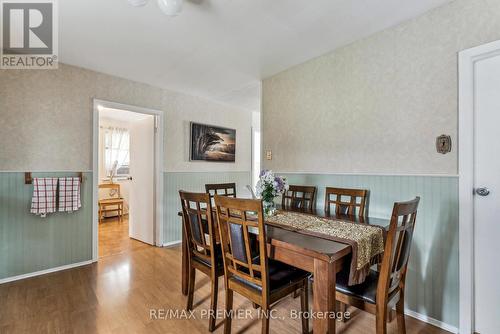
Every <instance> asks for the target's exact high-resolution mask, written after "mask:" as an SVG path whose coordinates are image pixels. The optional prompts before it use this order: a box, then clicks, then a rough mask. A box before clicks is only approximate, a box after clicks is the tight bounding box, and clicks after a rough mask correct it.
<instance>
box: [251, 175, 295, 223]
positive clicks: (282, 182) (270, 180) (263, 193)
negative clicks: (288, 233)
mask: <svg viewBox="0 0 500 334" xmlns="http://www.w3.org/2000/svg"><path fill="white" fill-rule="evenodd" d="M256 190H257V196H258V197H260V198H261V199H262V204H263V206H264V214H265V215H266V216H272V215H274V214H275V213H276V206H275V205H274V199H275V198H276V197H278V196H279V195H281V194H283V193H284V192H286V191H287V190H288V182H287V180H286V178H285V177H282V176H276V175H274V173H273V171H271V170H267V169H264V170H262V171H261V172H260V175H259V181H258V182H257V189H256Z"/></svg>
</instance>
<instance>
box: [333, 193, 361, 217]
mask: <svg viewBox="0 0 500 334" xmlns="http://www.w3.org/2000/svg"><path fill="white" fill-rule="evenodd" d="M367 196H368V190H364V189H346V188H332V187H326V191H325V213H326V214H327V215H329V214H330V211H331V206H332V205H335V214H336V215H349V216H364V215H365V205H366V198H367ZM345 198H348V199H347V200H345ZM356 211H357V213H356Z"/></svg>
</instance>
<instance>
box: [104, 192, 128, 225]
mask: <svg viewBox="0 0 500 334" xmlns="http://www.w3.org/2000/svg"><path fill="white" fill-rule="evenodd" d="M99 189H109V190H111V191H113V190H114V192H115V195H113V197H109V198H104V199H100V200H99V202H98V205H99V223H101V222H102V219H103V217H104V214H105V213H106V212H115V211H116V212H117V214H118V219H119V221H120V222H122V220H123V207H124V203H125V201H124V199H123V198H122V196H121V194H120V185H119V184H117V183H103V184H100V185H99Z"/></svg>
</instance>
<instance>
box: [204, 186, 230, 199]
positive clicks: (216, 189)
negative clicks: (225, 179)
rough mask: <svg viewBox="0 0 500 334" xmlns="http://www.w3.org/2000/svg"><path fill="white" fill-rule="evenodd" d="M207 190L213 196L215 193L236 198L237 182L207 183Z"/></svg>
mask: <svg viewBox="0 0 500 334" xmlns="http://www.w3.org/2000/svg"><path fill="white" fill-rule="evenodd" d="M205 191H206V193H207V194H209V195H210V198H213V197H214V195H219V196H228V197H234V198H236V183H216V184H205Z"/></svg>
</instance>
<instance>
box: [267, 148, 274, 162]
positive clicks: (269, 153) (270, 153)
mask: <svg viewBox="0 0 500 334" xmlns="http://www.w3.org/2000/svg"><path fill="white" fill-rule="evenodd" d="M266 159H267V160H273V151H271V150H268V151H266Z"/></svg>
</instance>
